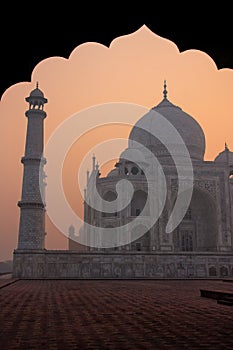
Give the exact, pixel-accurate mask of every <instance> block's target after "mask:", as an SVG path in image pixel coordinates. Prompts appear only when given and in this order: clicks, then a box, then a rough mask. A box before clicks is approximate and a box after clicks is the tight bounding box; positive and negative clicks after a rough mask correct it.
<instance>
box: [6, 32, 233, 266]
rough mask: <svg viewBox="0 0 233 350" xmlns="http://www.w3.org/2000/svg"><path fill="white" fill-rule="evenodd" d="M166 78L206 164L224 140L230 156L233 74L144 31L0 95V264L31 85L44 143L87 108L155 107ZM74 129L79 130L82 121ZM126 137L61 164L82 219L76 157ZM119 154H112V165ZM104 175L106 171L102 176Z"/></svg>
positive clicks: (88, 47) (78, 150)
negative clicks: (39, 97)
mask: <svg viewBox="0 0 233 350" xmlns="http://www.w3.org/2000/svg"><path fill="white" fill-rule="evenodd" d="M164 79H166V80H167V89H168V99H169V100H170V101H171V102H172V103H174V104H176V105H178V106H180V107H181V108H182V109H183V110H184V111H185V112H187V113H189V114H190V115H192V116H193V117H194V118H195V119H196V120H197V121H198V122H199V123H200V125H201V126H202V128H203V130H204V132H205V135H206V154H205V159H206V160H214V158H215V157H216V155H217V154H218V153H219V152H220V151H222V150H223V148H224V143H225V141H226V142H227V144H228V146H229V148H230V149H232V150H233V138H232V127H233V104H232V93H233V71H232V70H231V69H221V70H218V69H217V67H216V65H215V62H214V61H213V60H212V58H210V56H208V55H207V54H206V53H204V52H201V51H198V50H195V48H194V49H193V50H188V51H184V52H182V53H181V52H179V48H178V47H177V46H176V44H175V43H173V42H171V41H170V40H167V39H166V38H161V37H160V36H158V35H156V33H153V32H151V31H150V30H149V29H148V28H147V27H146V26H143V27H141V28H139V29H138V30H137V31H136V32H134V33H129V34H128V33H126V35H124V36H121V37H119V38H116V39H114V40H113V41H112V43H111V45H110V47H106V46H104V45H102V44H99V43H94V42H88V43H84V44H82V45H79V46H78V47H77V48H75V49H74V50H73V51H72V52H71V54H70V57H69V59H65V58H63V57H49V58H47V59H45V60H43V61H41V62H40V63H39V64H38V65H37V66H36V67H35V68H34V70H33V72H32V75H31V82H20V83H18V84H15V85H13V86H11V87H10V88H9V89H7V90H6V91H5V93H4V94H3V96H2V98H1V102H0V117H1V138H0V146H1V148H0V149H1V161H2V181H1V185H0V186H1V194H2V205H1V212H0V215H1V219H0V220H1V231H0V261H1V260H5V259H11V258H12V252H13V249H15V248H16V247H17V234H18V225H19V208H18V207H17V202H18V200H20V196H21V184H22V172H23V167H22V164H21V163H20V159H21V157H22V156H23V154H24V146H25V134H26V126H27V119H26V117H25V114H24V113H25V111H26V109H27V108H28V106H27V103H26V102H25V97H27V96H28V95H29V93H30V91H31V90H33V89H34V88H35V85H36V81H39V87H40V89H41V90H43V92H44V94H45V96H46V97H47V98H48V104H46V105H45V110H46V112H47V118H46V119H45V142H46V141H47V140H48V139H49V137H50V135H51V134H52V132H53V131H54V129H55V128H56V127H57V126H59V125H60V123H62V122H63V121H64V120H66V119H67V118H69V117H70V116H71V115H73V114H75V113H77V112H78V111H81V110H83V109H85V108H88V107H91V106H93V105H99V104H102V103H110V102H126V103H131V104H136V105H140V106H145V107H146V108H151V107H153V106H154V105H156V104H158V103H159V102H160V101H161V99H162V91H163V81H164ZM97 118H98V116H97ZM135 118H136V117H135ZM137 118H138V116H137ZM126 119H127V118H126ZM136 120H137V119H135V122H136ZM126 122H127V120H126ZM80 123H81V124H83V127H84V128H85V119H84V120H80ZM129 130H130V129H129V128H128V127H126V126H125V127H124V126H119V127H110V126H109V127H105V128H103V129H101V128H98V131H92V132H91V133H90V132H89V134H88V133H87V134H86V135H84V136H83V138H81V139H80V140H79V141H78V142H77V143H76V144H75V145H74V146H73V147H72V149H71V152H70V158H69V157H68V158H67V161H66V162H65V164H64V171H63V178H64V189H65V193H66V194H67V199H68V200H69V202H70V204H71V206H72V207H73V208H74V210H77V212H80V213H82V200H81V197H80V194H79V192H78V190H77V189H75V190H74V183H76V181H77V179H76V175H77V168H78V167H79V164H80V161H81V160H82V157H84V156H85V153H86V152H88V149H91V148H92V147H94V146H95V144H96V143H99V142H103V141H104V140H107V139H108V138H114V137H122V138H127V136H128V133H129ZM81 141H82V142H83V143H82V142H81ZM118 152H119V150H118V149H117V148H116V158H117V157H118V156H119V153H118ZM76 155H77V158H76ZM97 157H98V154H97ZM75 159H76V161H75ZM108 169H109V167H105V171H103V175H104V173H105V172H106V171H107V170H108ZM45 170H46V169H45ZM46 230H47V233H48V234H47V237H46V246H47V248H49V249H66V248H67V242H66V238H65V237H64V235H63V234H61V233H59V232H57V230H56V229H55V228H54V227H53V225H52V224H51V222H50V220H49V219H48V220H47V229H46Z"/></svg>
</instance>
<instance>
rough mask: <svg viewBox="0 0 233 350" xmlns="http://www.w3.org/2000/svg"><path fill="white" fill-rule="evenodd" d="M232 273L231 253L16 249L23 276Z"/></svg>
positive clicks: (17, 270)
mask: <svg viewBox="0 0 233 350" xmlns="http://www.w3.org/2000/svg"><path fill="white" fill-rule="evenodd" d="M232 276H233V256H232V255H231V254H229V253H223V252H222V253H194V252H184V253H179V254H178V253H177V254H176V253H167V252H166V253H165V252H161V253H158V252H156V253H147V252H123V251H121V252H77V251H66V250H57V251H56V250H33V251H32V250H15V251H14V256H13V277H14V278H21V279H46V278H48V279H52V278H54V279H59V278H61V279H64V278H66V279H164V278H165V279H195V278H198V279H200V278H204V279H206V278H210V279H219V278H221V279H223V278H230V277H232Z"/></svg>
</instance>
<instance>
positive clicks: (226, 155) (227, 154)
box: [214, 145, 233, 165]
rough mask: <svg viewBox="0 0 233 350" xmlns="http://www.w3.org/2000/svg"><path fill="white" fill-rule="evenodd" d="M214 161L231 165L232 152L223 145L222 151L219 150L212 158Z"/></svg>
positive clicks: (232, 159) (232, 163)
mask: <svg viewBox="0 0 233 350" xmlns="http://www.w3.org/2000/svg"><path fill="white" fill-rule="evenodd" d="M214 161H215V162H216V163H226V164H229V165H233V152H231V151H230V150H229V148H228V147H227V146H226V145H225V149H224V151H222V152H220V153H219V154H218V155H217V157H216V158H215V160H214Z"/></svg>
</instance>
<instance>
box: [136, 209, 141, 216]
mask: <svg viewBox="0 0 233 350" xmlns="http://www.w3.org/2000/svg"><path fill="white" fill-rule="evenodd" d="M140 213H141V210H140V209H138V208H137V209H135V216H139V215H140Z"/></svg>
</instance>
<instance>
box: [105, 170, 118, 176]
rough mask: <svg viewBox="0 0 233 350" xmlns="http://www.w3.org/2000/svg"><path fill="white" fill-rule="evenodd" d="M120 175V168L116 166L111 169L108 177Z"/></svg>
mask: <svg viewBox="0 0 233 350" xmlns="http://www.w3.org/2000/svg"><path fill="white" fill-rule="evenodd" d="M118 175H119V170H118V169H117V168H116V169H112V170H111V171H109V173H108V175H107V177H112V176H118Z"/></svg>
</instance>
